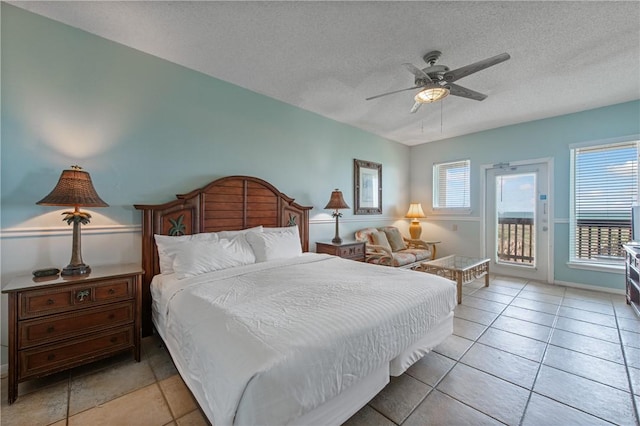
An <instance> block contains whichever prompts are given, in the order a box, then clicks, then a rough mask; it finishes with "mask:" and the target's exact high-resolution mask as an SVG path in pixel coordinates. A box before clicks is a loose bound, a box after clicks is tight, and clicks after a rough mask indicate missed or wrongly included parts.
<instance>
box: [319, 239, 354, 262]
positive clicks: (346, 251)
mask: <svg viewBox="0 0 640 426" xmlns="http://www.w3.org/2000/svg"><path fill="white" fill-rule="evenodd" d="M316 252H317V253H326V254H332V255H334V256H339V257H342V258H344V259H350V260H357V261H359V262H364V260H365V252H366V248H365V243H364V242H363V241H348V242H343V243H342V244H335V243H316Z"/></svg>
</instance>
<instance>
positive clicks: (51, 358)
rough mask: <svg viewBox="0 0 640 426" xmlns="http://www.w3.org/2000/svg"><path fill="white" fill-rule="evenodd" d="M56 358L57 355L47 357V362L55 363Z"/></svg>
mask: <svg viewBox="0 0 640 426" xmlns="http://www.w3.org/2000/svg"><path fill="white" fill-rule="evenodd" d="M55 358H56V355H55V354H49V355H47V361H53V360H54V359H55Z"/></svg>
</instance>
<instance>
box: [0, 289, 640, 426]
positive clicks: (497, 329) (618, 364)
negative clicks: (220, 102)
mask: <svg viewBox="0 0 640 426" xmlns="http://www.w3.org/2000/svg"><path fill="white" fill-rule="evenodd" d="M482 284H483V283H482V280H481V281H478V282H474V283H471V284H469V285H467V286H465V288H464V290H463V292H464V297H463V302H462V305H460V306H458V307H457V308H456V312H455V320H454V332H453V335H452V336H450V337H449V338H448V339H447V340H446V341H444V342H443V343H442V344H441V345H440V346H438V347H437V348H436V349H435V350H434V351H433V352H431V353H430V354H428V355H427V356H425V357H424V358H423V359H422V360H420V361H418V362H417V363H416V364H415V365H413V366H412V367H411V368H410V369H409V370H408V371H407V372H406V373H405V374H403V375H402V376H400V377H396V378H392V379H391V382H390V383H389V385H387V387H386V388H385V389H384V390H382V392H380V394H378V395H377V396H376V397H375V398H374V399H373V400H372V401H371V402H370V403H369V404H367V405H366V406H365V407H364V408H362V409H361V410H360V411H359V412H358V413H356V414H355V415H354V416H353V417H352V418H351V419H349V421H347V423H346V425H348V426H358V425H366V426H372V425H388V426H393V425H403V426H405V425H406V426H409V425H421V426H423V425H460V424H470V425H484V424H509V425H523V426H529V425H570V424H576V425H599V424H611V423H614V424H621V425H638V424H639V423H638V422H639V420H638V419H639V416H640V414H639V406H640V320H639V319H638V318H637V317H635V315H634V313H633V312H632V311H631V308H629V306H627V304H626V303H625V301H624V297H623V296H620V295H610V294H605V293H598V292H591V291H586V290H580V289H575V288H565V287H560V286H551V285H545V284H540V283H535V282H525V281H522V280H517V279H512V278H504V277H492V279H491V285H490V287H488V288H484V287H482ZM142 358H143V359H142V361H141V362H140V363H136V362H134V361H133V360H132V359H131V357H130V355H126V356H121V357H116V358H113V359H111V360H105V361H102V362H100V363H98V364H93V365H90V366H84V367H80V368H77V369H74V370H72V371H69V372H66V373H61V374H58V375H54V376H51V377H48V378H45V379H41V380H37V381H31V382H25V383H22V384H20V387H19V393H20V398H19V399H18V400H17V402H16V403H14V404H13V405H11V406H8V405H7V403H6V401H5V398H6V386H7V384H6V379H3V380H2V391H3V392H2V406H1V410H2V411H0V418H1V420H2V422H1V423H2V425H3V426H4V425H7V426H8V425H49V424H54V425H56V426H62V425H101V424H104V425H205V424H207V421H206V419H205V418H204V416H203V414H202V412H201V411H200V410H199V408H198V405H197V404H196V402H195V401H194V399H193V397H192V396H191V394H190V393H189V391H188V390H187V388H186V387H185V385H184V383H183V381H182V380H181V378H180V376H179V375H178V374H177V372H176V370H175V367H174V366H173V364H172V362H171V359H170V358H169V356H168V355H167V353H166V351H165V350H164V349H163V347H162V346H161V345H160V342H159V341H158V339H157V338H155V337H150V338H145V339H144V343H143V356H142Z"/></svg>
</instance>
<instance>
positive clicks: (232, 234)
mask: <svg viewBox="0 0 640 426" xmlns="http://www.w3.org/2000/svg"><path fill="white" fill-rule="evenodd" d="M262 229H263V228H262V225H260V226H254V227H253V228H248V229H241V230H239V231H219V232H217V234H218V238H220V239H223V238H227V239H231V238H233V237H235V236H236V235H244V234H246V233H247V232H262Z"/></svg>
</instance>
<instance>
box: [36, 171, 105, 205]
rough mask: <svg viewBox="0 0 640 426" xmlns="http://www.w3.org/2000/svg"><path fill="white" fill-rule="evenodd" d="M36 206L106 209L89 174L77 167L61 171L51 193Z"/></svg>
mask: <svg viewBox="0 0 640 426" xmlns="http://www.w3.org/2000/svg"><path fill="white" fill-rule="evenodd" d="M36 204H40V205H43V206H83V207H108V206H109V204H107V203H105V202H104V201H103V200H102V198H100V196H98V193H97V192H96V190H95V188H94V187H93V183H92V182H91V176H89V173H87V172H85V171H84V170H81V168H80V167H78V166H72V169H71V170H63V171H62V174H61V175H60V179H59V180H58V184H57V185H56V187H55V188H53V191H51V192H50V193H49V195H47V196H46V197H44V198H43V199H42V200H40V201H38V202H37V203H36Z"/></svg>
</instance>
